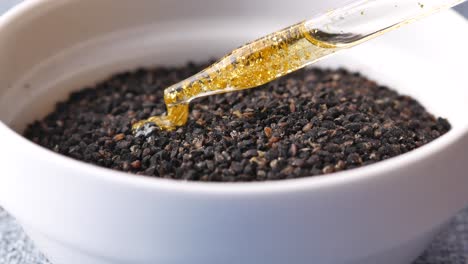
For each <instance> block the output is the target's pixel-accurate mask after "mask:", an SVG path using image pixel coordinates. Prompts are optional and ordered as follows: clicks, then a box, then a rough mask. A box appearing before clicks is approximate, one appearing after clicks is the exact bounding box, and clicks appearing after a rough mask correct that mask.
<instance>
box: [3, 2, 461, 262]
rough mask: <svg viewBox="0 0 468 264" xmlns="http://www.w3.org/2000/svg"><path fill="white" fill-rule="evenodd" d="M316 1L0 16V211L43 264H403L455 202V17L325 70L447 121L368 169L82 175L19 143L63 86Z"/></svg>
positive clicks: (244, 32) (64, 8)
mask: <svg viewBox="0 0 468 264" xmlns="http://www.w3.org/2000/svg"><path fill="white" fill-rule="evenodd" d="M323 2H325V1H323ZM331 2H332V4H333V3H335V4H336V2H334V1H331ZM327 5H330V3H328V4H327ZM324 7H325V4H323V3H317V1H301V0H289V1H285V2H284V1H279V0H275V1H250V0H235V1H216V0H200V1H170V0H138V1H125V0H100V1H93V0H67V1H51V0H49V1H45V0H44V1H35V0H29V1H25V2H23V3H22V4H21V5H20V6H18V7H16V8H15V9H14V10H13V11H10V12H9V13H8V14H7V15H5V16H4V17H2V18H0V120H1V121H2V122H0V140H1V149H0V162H1V167H0V168H1V169H0V173H1V174H0V203H1V204H2V206H4V207H5V208H6V209H7V210H8V211H9V212H10V213H12V214H13V215H14V216H15V217H16V218H17V219H18V220H19V221H20V222H21V223H22V225H23V226H24V227H25V229H26V231H27V233H28V234H29V235H30V236H31V237H32V239H33V240H34V241H35V242H36V243H37V245H38V246H39V248H40V249H41V250H42V251H43V252H44V253H45V254H46V255H47V256H48V257H49V258H50V260H51V261H52V262H53V263H55V264H75V263H76V264H87V263H89V264H104V263H125V264H126V263H128V264H140V263H187V264H188V263H190V264H194V263H200V264H219V263H252V264H253V263H255V264H259V263H268V264H276V263H277V264H284V263H291V264H302V263H304V264H306V263H307V264H309V263H320V264H338V263H339V264H342V263H356V264H375V263H379V264H385V263H389V264H399V263H409V262H410V261H411V260H413V259H414V258H415V257H416V256H418V255H419V254H420V253H421V251H422V250H423V249H424V248H425V247H426V246H427V244H428V242H429V241H431V239H432V238H433V236H434V234H435V233H436V232H437V231H438V230H439V228H440V227H441V226H442V225H443V224H444V223H445V222H446V221H447V220H448V219H450V217H451V216H453V215H454V214H455V213H456V212H457V211H459V210H461V209H462V208H464V207H465V206H466V205H468V190H467V186H468V175H467V173H466V167H465V166H466V164H467V162H468V157H466V149H467V148H468V119H467V118H466V113H467V112H468V104H467V102H468V89H466V66H465V65H466V63H467V62H468V57H467V51H466V47H468V38H467V35H466V34H463V32H465V33H466V31H467V29H468V25H467V23H466V21H465V20H464V19H462V18H461V17H458V16H457V15H456V14H455V13H453V12H445V13H443V14H439V15H437V16H434V17H432V18H429V19H427V20H425V21H423V22H420V23H417V24H415V25H411V26H409V27H407V28H404V29H402V30H400V31H398V32H395V33H391V34H389V35H387V36H384V37H382V38H381V39H379V40H376V41H372V42H371V43H367V44H365V45H362V46H361V47H358V48H356V49H353V50H351V51H349V52H344V53H342V54H341V55H339V56H336V57H334V58H330V59H329V60H326V61H324V62H323V65H328V66H333V67H334V66H338V65H343V66H346V67H347V68H350V69H352V70H359V71H362V72H363V73H365V74H366V75H368V76H370V77H372V78H374V79H375V80H378V81H379V82H381V83H384V84H389V85H391V86H392V87H394V88H396V89H398V90H400V91H401V92H402V93H405V94H410V95H413V96H415V97H416V98H418V100H420V101H421V102H422V103H423V104H424V105H426V106H427V107H428V109H429V110H430V111H431V112H433V113H435V114H436V115H441V116H444V117H447V118H448V119H449V120H450V122H451V123H452V125H453V129H452V130H451V131H450V132H449V133H448V134H446V135H444V136H442V137H441V138H440V139H437V140H435V141H434V142H432V143H430V144H428V145H426V146H424V147H422V148H420V149H417V150H415V151H411V152H410V153H407V154H404V155H401V156H399V157H396V158H392V159H390V160H387V161H383V162H379V163H377V164H374V165H370V166H366V167H363V168H359V169H354V170H350V171H346V172H340V173H336V174H333V175H327V176H320V177H311V178H303V179H295V180H285V181H278V182H264V183H236V184H225V183H211V184H209V183H195V182H179V181H171V180H163V179H154V178H147V177H140V176H133V175H128V174H124V173H121V172H117V171H112V170H109V169H104V168H99V167H96V166H93V165H88V164H85V163H82V162H79V161H75V160H72V159H70V158H67V157H64V156H60V155H58V154H55V153H53V152H51V151H49V150H46V149H44V148H42V147H39V146H37V145H35V144H33V143H31V142H29V141H28V140H26V139H24V138H23V137H21V135H20V133H19V132H21V131H22V129H24V127H25V125H26V124H27V123H28V122H30V121H32V120H33V119H35V118H39V117H41V116H43V115H44V114H45V113H47V112H48V111H50V110H51V109H52V108H53V106H54V103H55V102H56V101H58V100H62V99H64V98H66V96H67V95H68V94H69V93H70V91H72V90H76V89H79V88H80V87H82V86H84V85H88V84H92V83H93V82H95V81H97V80H101V79H103V78H105V77H106V76H109V75H110V74H111V73H114V72H116V71H122V70H128V69H132V68H135V67H137V66H145V65H154V64H161V65H167V64H181V63H184V62H185V61H187V60H189V59H192V60H203V59H207V58H210V57H212V56H219V55H222V54H223V53H225V52H227V51H228V50H230V49H232V48H233V47H235V46H238V45H239V44H241V43H243V42H245V41H246V40H249V39H253V38H255V37H257V36H259V35H262V34H264V33H267V32H270V31H272V30H274V29H278V28H280V27H281V26H285V25H288V24H292V23H294V22H297V21H299V20H301V19H303V18H306V17H309V16H311V15H313V13H315V11H316V10H323V8H324ZM440 32H443V35H442V34H441V33H440ZM441 36H443V37H447V39H448V40H450V41H453V43H452V42H451V43H450V45H449V46H444V45H445V44H447V43H446V42H444V39H441V38H438V37H441Z"/></svg>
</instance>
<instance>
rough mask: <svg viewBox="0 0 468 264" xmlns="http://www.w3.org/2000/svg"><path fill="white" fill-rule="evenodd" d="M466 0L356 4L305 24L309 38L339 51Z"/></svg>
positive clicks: (394, 0) (362, 0)
mask: <svg viewBox="0 0 468 264" xmlns="http://www.w3.org/2000/svg"><path fill="white" fill-rule="evenodd" d="M464 1H465V0H420V1H417V0H359V1H356V2H353V3H352V4H349V5H347V6H344V7H342V8H338V9H335V10H333V11H330V12H328V13H326V14H324V15H322V16H317V17H315V18H313V19H310V20H308V21H306V22H305V27H306V28H307V30H309V31H310V32H311V35H312V36H313V37H314V38H315V39H317V40H319V41H323V42H327V43H329V44H332V45H336V46H340V47H349V46H354V45H357V44H359V43H362V42H364V41H366V40H368V39H371V38H374V37H377V36H379V35H381V34H383V33H385V32H387V31H390V30H392V29H395V28H398V27H400V26H403V25H405V24H409V23H411V22H413V21H415V20H418V19H420V18H423V17H425V16H428V15H430V14H432V13H435V12H437V11H440V10H443V9H447V8H450V7H453V6H455V5H458V4H460V3H462V2H464Z"/></svg>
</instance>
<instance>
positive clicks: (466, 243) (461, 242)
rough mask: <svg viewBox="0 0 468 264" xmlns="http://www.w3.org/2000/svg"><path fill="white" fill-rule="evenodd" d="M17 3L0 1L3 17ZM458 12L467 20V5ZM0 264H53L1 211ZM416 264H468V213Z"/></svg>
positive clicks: (460, 216)
mask: <svg viewBox="0 0 468 264" xmlns="http://www.w3.org/2000/svg"><path fill="white" fill-rule="evenodd" d="M18 2H20V1H18V0H0V14H2V13H3V12H5V11H6V10H8V9H9V8H11V7H12V6H13V5H15V4H16V3H18ZM455 9H456V10H457V11H458V12H460V13H461V14H463V15H464V16H465V17H467V18H468V2H466V3H464V4H462V5H459V6H458V7H456V8H455ZM0 264H50V262H49V261H47V259H46V258H45V257H44V256H43V255H42V254H41V253H40V252H39V251H38V250H37V249H36V248H35V247H34V244H33V243H32V242H31V241H30V240H29V238H28V237H27V236H26V235H25V234H24V232H23V230H22V229H21V227H20V226H19V225H18V224H17V223H16V221H15V220H14V219H13V218H12V217H11V216H10V215H8V213H6V212H5V211H3V210H2V209H1V208H0ZM376 264H378V263H376ZM414 264H468V209H466V210H465V211H463V212H461V213H460V214H458V215H457V216H456V217H455V218H454V219H453V220H452V222H451V223H450V224H449V225H448V226H447V228H446V229H445V231H444V232H442V233H441V234H440V235H439V237H438V238H437V239H436V240H435V241H434V242H433V243H432V245H431V246H429V248H428V249H427V250H426V252H425V253H424V254H423V255H422V256H421V257H420V258H419V259H418V260H416V261H415V263H414Z"/></svg>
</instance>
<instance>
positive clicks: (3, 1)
mask: <svg viewBox="0 0 468 264" xmlns="http://www.w3.org/2000/svg"><path fill="white" fill-rule="evenodd" d="M21 1H22V0H0V14H1V13H3V12H5V11H6V10H7V9H9V8H10V7H12V6H13V5H15V4H17V3H19V2H21ZM26 1H27V0H26ZM322 1H326V0H322ZM347 2H351V1H350V0H343V3H347ZM455 10H457V11H458V12H460V13H461V14H463V15H464V16H465V17H466V18H468V2H465V3H463V4H461V5H459V6H457V7H456V8H455Z"/></svg>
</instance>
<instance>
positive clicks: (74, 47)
mask: <svg viewBox="0 0 468 264" xmlns="http://www.w3.org/2000/svg"><path fill="white" fill-rule="evenodd" d="M161 2H162V3H163V4H164V3H165V4H166V5H168V6H165V5H162V4H161ZM161 2H158V3H159V6H155V8H156V7H158V9H157V10H159V13H158V15H159V16H158V15H154V16H153V15H151V13H150V12H146V13H145V12H143V13H142V14H140V16H141V18H140V19H139V20H135V18H134V16H133V15H132V14H127V15H126V16H125V19H123V20H124V21H123V22H122V21H121V20H122V19H119V18H118V17H116V16H109V19H108V20H106V22H105V23H104V24H106V25H107V27H106V26H103V25H100V26H96V28H95V29H88V30H86V31H83V28H81V32H79V31H78V32H75V33H74V34H73V35H70V33H68V32H69V30H79V29H80V27H83V25H81V24H80V23H82V22H79V20H76V21H75V20H73V19H65V18H64V19H65V20H67V21H68V22H69V23H68V24H64V25H63V26H61V27H52V28H51V29H49V30H47V29H44V26H43V27H42V28H43V29H42V30H41V31H40V32H38V33H34V32H33V30H34V26H33V24H34V23H35V20H34V18H28V19H24V21H22V23H19V25H16V27H13V26H10V28H9V31H12V30H16V31H12V32H7V33H11V34H13V33H15V34H16V35H15V36H16V40H17V41H18V40H22V39H24V40H29V41H28V42H24V43H23V42H16V43H22V44H19V45H17V46H16V47H14V46H12V44H11V43H7V45H3V46H1V49H0V57H5V56H7V55H8V57H7V58H20V61H19V62H18V63H17V65H19V66H18V69H17V71H16V72H14V73H12V74H11V75H9V76H13V77H15V78H13V77H11V78H10V79H5V80H2V81H3V82H4V83H3V84H2V87H3V88H2V90H1V91H0V120H2V121H3V122H5V123H6V124H8V125H9V126H10V127H12V128H13V129H14V130H16V131H17V132H21V131H22V130H23V129H24V128H25V126H26V124H27V123H29V122H31V121H32V120H34V119H37V118H40V117H42V116H44V115H45V114H47V113H48V112H50V111H51V110H52V109H53V107H54V105H55V103H56V102H57V101H60V100H64V99H66V98H67V96H68V95H69V94H70V92H71V91H74V90H77V89H80V88H83V87H85V86H90V85H92V84H93V83H95V82H97V81H99V80H103V79H104V78H106V77H109V76H110V75H111V74H113V73H117V72H121V71H125V70H131V69H135V68H138V67H147V66H155V65H181V64H184V63H185V62H187V61H189V60H192V61H203V60H207V59H210V58H214V57H219V56H222V55H223V54H225V53H226V52H228V51H229V50H231V49H233V48H235V47H236V46H239V45H240V44H242V43H245V42H246V41H248V40H252V39H255V38H256V37H259V36H261V35H263V34H265V33H267V32H271V31H273V30H275V29H279V28H281V27H282V26H286V25H288V24H292V23H294V22H296V21H297V20H298V17H301V15H305V13H304V14H300V15H298V16H291V15H289V16H283V17H282V18H281V19H277V17H274V16H273V15H274V12H273V11H271V12H270V13H271V14H268V12H266V14H265V15H263V16H258V15H255V14H253V13H252V12H250V11H246V10H237V11H236V12H245V13H243V14H244V15H243V17H240V18H239V17H236V16H235V14H234V15H233V14H232V13H231V15H230V16H224V17H220V16H219V15H220V14H222V12H218V13H214V12H213V13H212V15H211V16H201V15H199V16H193V17H190V16H188V17H183V18H182V17H180V16H179V17H175V18H174V17H169V16H168V15H167V14H165V15H164V14H163V13H164V12H161V10H165V9H167V10H168V13H171V12H174V11H171V10H172V9H171V6H170V3H169V2H168V3H166V2H165V1H161ZM208 2H210V1H208ZM76 5H79V4H76ZM161 5H162V6H161ZM311 5H312V6H313V4H311ZM85 7H86V6H77V7H75V8H85ZM60 8H62V7H60V6H59V5H58V6H57V7H56V9H57V10H55V11H54V12H59V11H60ZM67 8H73V7H70V6H67ZM285 8H286V7H285ZM296 8H297V7H294V6H292V7H291V6H290V7H288V9H290V10H292V9H294V10H295V9H296ZM149 9H150V8H149ZM317 9H318V8H317ZM221 10H224V9H221ZM274 10H276V9H274ZM137 11H138V10H137ZM140 11H141V10H140ZM113 12H114V13H118V10H117V11H116V10H114V11H113ZM135 12H136V11H135ZM207 12H208V13H209V10H208V11H207ZM130 13H131V12H130ZM36 19H39V20H44V21H42V24H47V22H49V23H51V22H52V21H47V17H46V16H38V17H37V18H36ZM56 19H57V18H56ZM93 19H96V20H97V19H98V18H94V16H90V20H91V21H88V23H95V24H96V25H99V22H98V21H94V22H93V21H92V20H93ZM458 22H460V24H458V25H457V27H447V25H448V24H454V23H458ZM123 25H125V26H123ZM466 27H468V26H467V23H466V22H465V21H464V20H462V19H459V18H458V17H456V16H455V15H454V14H452V13H450V12H449V13H447V12H446V13H442V14H439V15H436V16H434V17H431V18H429V19H426V20H424V21H422V22H418V23H416V24H414V25H411V26H408V27H406V28H403V29H401V30H399V31H397V32H392V33H390V34H388V35H386V36H383V37H381V38H379V39H377V40H374V41H371V42H369V43H365V44H363V45H361V46H359V47H357V48H353V49H351V50H348V51H344V52H342V53H341V54H338V55H336V56H334V57H331V58H328V59H326V60H324V61H322V62H320V63H318V64H317V65H320V66H323V67H334V68H335V67H345V68H347V69H350V70H353V71H360V72H362V73H363V74H365V75H367V76H368V77H370V78H372V79H374V80H376V81H377V82H378V83H381V84H383V85H389V86H390V87H392V88H394V89H396V90H398V91H399V92H401V93H403V94H408V95H411V96H414V97H415V98H417V99H418V100H419V101H420V102H422V103H423V105H425V106H426V107H427V108H428V109H429V111H431V112H432V113H434V114H435V115H440V116H443V117H446V118H448V119H449V120H450V122H451V123H452V124H453V126H454V129H457V128H464V127H465V126H466V124H468V120H467V119H466V118H465V116H464V114H463V113H466V112H467V111H468V105H467V104H465V102H466V101H467V100H468V89H464V86H466V85H465V83H466V80H465V76H464V72H465V69H464V65H463V64H464V63H465V62H466V60H467V59H468V58H466V59H461V58H460V56H464V57H466V52H463V51H462V48H463V47H466V46H468V38H467V37H466V36H465V37H463V36H460V34H458V32H457V30H460V28H466ZM4 28H5V26H4ZM439 30H440V31H442V30H443V31H445V34H446V35H450V36H453V37H454V38H456V39H457V42H454V43H451V47H450V49H448V48H441V47H443V46H442V45H443V44H445V43H444V40H442V39H437V38H434V36H433V35H432V32H437V31H439ZM58 33H61V34H62V35H63V39H65V40H66V41H64V40H59V41H58V42H60V41H62V42H64V43H59V44H56V45H55V46H54V45H53V43H46V42H44V41H43V39H44V38H50V37H55V38H57V34H58ZM58 36H60V34H59V35H58ZM35 39H37V41H36V43H37V44H36V43H35V42H34V40H35ZM46 44H48V46H47V45H46ZM452 44H453V45H452ZM41 45H42V46H41ZM36 46H37V47H38V53H40V52H42V54H40V55H42V56H40V55H37V54H35V53H33V52H34V48H35V47H36ZM60 46H61V47H60ZM440 51H443V52H440ZM28 56H29V57H28ZM28 58H29V60H30V61H29V63H30V65H28V64H27V62H28ZM2 60H3V59H2ZM3 61H5V60H3ZM22 64H23V66H21V65H22ZM25 65H27V66H25ZM2 66H4V68H3V69H1V67H0V71H1V72H7V71H8V69H6V68H7V66H6V65H2ZM9 70H10V71H11V67H10V68H9ZM18 72H21V73H22V74H18ZM5 87H6V88H5Z"/></svg>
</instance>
